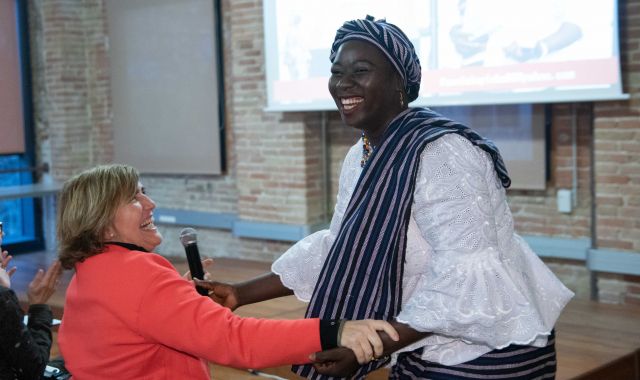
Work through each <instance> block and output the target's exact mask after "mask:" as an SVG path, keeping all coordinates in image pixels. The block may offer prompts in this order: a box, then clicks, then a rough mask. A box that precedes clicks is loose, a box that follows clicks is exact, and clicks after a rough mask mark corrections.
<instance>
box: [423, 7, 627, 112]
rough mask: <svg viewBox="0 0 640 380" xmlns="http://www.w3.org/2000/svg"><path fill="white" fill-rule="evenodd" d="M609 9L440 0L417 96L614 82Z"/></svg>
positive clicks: (567, 87)
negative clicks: (431, 61)
mask: <svg viewBox="0 0 640 380" xmlns="http://www.w3.org/2000/svg"><path fill="white" fill-rule="evenodd" d="M613 11H614V7H613V6H612V4H611V3H610V2H607V1H594V2H590V3H589V6H585V5H584V2H580V1H577V0H539V1H513V0H458V1H440V2H438V11H437V15H438V16H437V20H438V21H439V22H438V27H437V36H438V37H437V39H438V43H437V46H438V48H437V51H436V52H434V55H435V56H436V57H437V62H436V63H435V65H431V66H429V67H428V68H426V67H423V69H425V71H426V72H424V73H423V78H424V79H425V82H423V83H424V84H425V85H424V86H423V92H422V93H421V96H422V97H424V98H430V97H434V96H436V97H437V96H455V97H457V96H458V95H459V94H461V93H473V92H478V93H483V94H486V93H487V92H490V93H491V92H493V93H497V94H500V93H501V92H502V93H504V95H509V94H514V93H523V92H531V93H541V92H544V90H549V91H556V92H557V91H563V90H575V89H582V90H588V89H595V90H597V89H601V88H605V87H609V86H613V85H616V84H617V83H618V82H619V73H618V66H619V65H618V59H617V56H616V54H615V49H614V41H615V38H614V37H615V34H614V32H615V28H614V22H613V21H614V14H613ZM533 95H534V94H532V97H534V98H535V96H533ZM542 100H543V101H544V99H542Z"/></svg>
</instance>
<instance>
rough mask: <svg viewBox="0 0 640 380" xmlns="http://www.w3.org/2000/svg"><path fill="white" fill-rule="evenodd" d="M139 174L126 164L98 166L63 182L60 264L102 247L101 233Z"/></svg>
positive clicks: (129, 195)
mask: <svg viewBox="0 0 640 380" xmlns="http://www.w3.org/2000/svg"><path fill="white" fill-rule="evenodd" d="M138 180H139V174H138V171H137V170H136V169H134V168H133V167H131V166H127V165H117V164H115V165H101V166H97V167H95V168H93V169H89V170H86V171H84V172H82V173H80V174H77V175H75V176H74V177H72V178H71V179H69V180H68V181H67V182H65V184H64V186H63V188H62V191H61V192H60V195H59V197H58V219H57V235H58V249H59V251H58V256H59V258H60V262H61V263H62V267H63V268H65V269H73V268H74V266H75V264H76V263H77V262H82V261H84V260H85V259H86V258H88V257H91V256H94V255H97V254H99V253H101V252H102V251H103V250H104V236H105V234H106V231H107V228H109V227H110V226H111V224H112V222H113V219H114V218H115V215H116V212H117V210H118V207H120V206H121V205H122V204H125V203H127V202H129V201H130V200H131V199H133V198H134V197H135V195H136V192H137V189H138Z"/></svg>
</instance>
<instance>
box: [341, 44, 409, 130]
mask: <svg viewBox="0 0 640 380" xmlns="http://www.w3.org/2000/svg"><path fill="white" fill-rule="evenodd" d="M401 89H402V79H401V78H400V75H399V74H398V73H397V72H396V70H395V69H394V68H393V66H392V65H391V62H389V59H388V58H387V57H386V56H385V55H384V53H382V52H381V51H380V50H379V49H378V48H377V47H376V46H375V45H373V44H371V43H369V42H366V41H360V40H349V41H347V42H345V43H344V44H342V45H341V46H340V48H339V49H338V51H337V53H336V56H335V59H334V60H333V63H332V65H331V77H330V78H329V92H330V93H331V96H332V97H333V100H334V101H335V103H336V105H337V106H338V110H339V111H340V115H341V116H342V120H343V121H344V122H345V124H347V125H349V126H352V127H355V128H358V129H362V130H363V131H364V132H365V134H367V136H368V137H369V138H372V137H373V138H375V137H380V136H382V134H383V133H384V130H385V129H386V127H387V125H388V124H389V122H391V120H393V118H395V117H396V116H397V115H398V114H399V113H400V112H402V111H403V110H404V108H405V107H402V106H401V105H400V93H399V92H400V91H402V90H401ZM403 95H404V94H403ZM405 99H406V97H405Z"/></svg>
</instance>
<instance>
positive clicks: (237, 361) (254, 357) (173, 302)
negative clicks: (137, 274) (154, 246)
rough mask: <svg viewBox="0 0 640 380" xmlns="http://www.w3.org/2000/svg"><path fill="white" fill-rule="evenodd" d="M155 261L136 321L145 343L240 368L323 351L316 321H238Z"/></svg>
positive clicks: (282, 362) (295, 361)
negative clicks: (148, 340) (155, 343)
mask: <svg viewBox="0 0 640 380" xmlns="http://www.w3.org/2000/svg"><path fill="white" fill-rule="evenodd" d="M153 261H155V263H154V266H155V268H154V270H155V271H156V272H157V273H155V275H153V276H152V277H150V281H149V282H148V284H147V289H146V291H145V292H144V293H143V295H142V297H141V300H140V308H139V313H138V320H137V321H136V324H137V326H138V329H139V332H140V334H141V335H143V336H145V337H147V338H148V339H151V340H154V341H157V342H159V343H161V344H164V345H166V346H169V347H172V348H175V349H177V350H180V351H183V352H187V353H189V354H192V355H194V356H197V357H200V358H204V359H206V360H209V361H212V362H215V363H219V364H222V365H228V366H232V367H240V368H264V367H273V366H279V365H285V364H301V363H308V362H309V358H308V357H309V355H310V354H311V353H313V352H317V351H321V344H320V326H319V323H320V322H319V320H318V319H302V320H268V319H255V318H241V317H238V316H237V315H235V314H233V313H232V312H231V311H230V310H229V309H227V308H224V307H222V306H220V305H218V304H216V303H215V302H213V301H212V300H211V299H209V298H208V297H203V296H201V295H199V294H198V293H197V292H196V290H195V287H194V286H193V284H192V283H190V282H188V281H186V280H185V279H183V278H182V277H180V275H179V274H178V273H177V272H176V271H175V269H174V268H173V267H170V264H168V262H167V264H166V265H167V266H165V265H164V263H162V261H165V260H164V259H162V261H157V260H153ZM145 277H146V276H145Z"/></svg>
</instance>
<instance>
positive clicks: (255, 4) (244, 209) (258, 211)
mask: <svg viewBox="0 0 640 380" xmlns="http://www.w3.org/2000/svg"><path fill="white" fill-rule="evenodd" d="M228 4H229V7H228V11H229V14H228V21H229V23H228V25H227V26H226V29H225V34H226V38H228V42H229V49H228V50H227V51H228V52H229V54H230V56H229V59H228V61H227V62H228V64H229V65H230V67H229V76H228V77H227V81H228V82H229V87H230V91H231V93H232V94H233V96H232V98H231V99H230V101H229V102H228V106H229V107H230V109H231V112H232V115H231V117H232V122H233V128H234V131H233V133H234V141H235V149H236V154H237V156H236V169H237V177H236V180H237V188H238V195H239V197H238V216H239V217H240V218H241V219H243V220H251V221H263V222H274V223H286V224H299V225H306V224H310V223H315V222H318V219H319V216H318V214H319V213H321V210H320V209H321V208H319V207H318V206H317V204H318V202H319V200H320V199H321V196H322V192H321V191H320V189H319V180H320V178H319V173H318V167H319V156H320V152H321V146H320V140H319V136H320V130H319V128H317V126H318V123H317V122H314V121H315V120H319V118H320V114H319V113H317V112H315V113H309V114H307V113H302V112H296V113H279V112H265V111H264V107H265V106H266V104H267V101H266V83H265V70H264V59H265V57H264V39H263V20H262V2H261V1H253V0H245V1H231V2H229V3H228ZM314 119H315V120H314ZM309 120H311V123H308V121H309Z"/></svg>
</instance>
